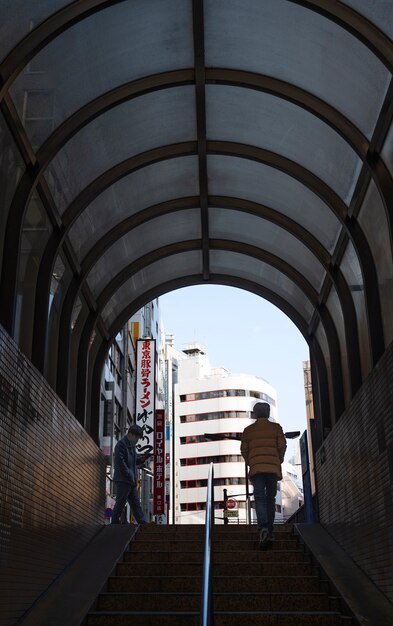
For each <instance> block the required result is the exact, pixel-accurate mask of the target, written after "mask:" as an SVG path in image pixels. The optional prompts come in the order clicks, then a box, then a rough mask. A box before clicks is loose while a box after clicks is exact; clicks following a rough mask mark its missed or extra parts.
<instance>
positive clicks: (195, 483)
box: [180, 476, 246, 489]
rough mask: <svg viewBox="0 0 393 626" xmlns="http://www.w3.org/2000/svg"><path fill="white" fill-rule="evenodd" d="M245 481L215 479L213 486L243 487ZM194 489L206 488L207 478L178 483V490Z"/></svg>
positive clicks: (231, 478)
mask: <svg viewBox="0 0 393 626" xmlns="http://www.w3.org/2000/svg"><path fill="white" fill-rule="evenodd" d="M245 484H246V479H245V478H239V477H232V476H231V477H229V478H215V479H214V486H215V487H223V486H228V485H245ZM196 487H207V478H201V479H199V480H182V481H180V489H195V488H196Z"/></svg>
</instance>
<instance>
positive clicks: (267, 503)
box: [240, 402, 287, 548]
mask: <svg viewBox="0 0 393 626" xmlns="http://www.w3.org/2000/svg"><path fill="white" fill-rule="evenodd" d="M269 416H270V405H269V404H268V403H267V402H257V403H256V404H255V405H254V409H253V417H254V418H255V419H256V421H255V422H254V423H253V424H251V425H250V426H247V428H245V429H244V431H243V434H242V439H241V448H240V450H241V453H242V455H243V457H244V460H245V461H246V463H247V465H248V466H249V468H250V472H249V477H250V481H251V482H252V484H253V486H254V499H255V511H256V514H257V522H258V531H259V545H260V547H261V548H266V547H267V545H268V542H269V541H273V539H274V536H273V522H274V515H275V508H276V493H277V481H278V480H281V478H282V474H281V463H282V462H283V460H284V455H285V450H286V448H287V442H286V439H285V436H284V433H283V430H282V428H281V426H280V424H277V422H270V421H269Z"/></svg>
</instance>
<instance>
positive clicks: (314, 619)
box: [87, 611, 351, 626]
mask: <svg viewBox="0 0 393 626" xmlns="http://www.w3.org/2000/svg"><path fill="white" fill-rule="evenodd" d="M214 623H215V626H254V625H255V626H344V625H347V624H348V626H349V625H350V624H351V620H350V618H346V617H342V616H341V615H340V614H339V613H337V612H335V611H307V612H305V611H304V612H293V611H286V612H283V611H280V612H270V611H268V612H265V611H258V612H256V611H247V612H246V613H239V612H233V611H231V612H227V611H215V612H214ZM131 624H132V626H158V625H159V626H184V624H187V626H199V624H200V613H199V611H184V612H181V613H175V612H171V611H155V612H150V613H147V612H141V611H116V612H115V611H113V612H109V611H104V612H100V613H98V612H95V611H94V612H91V613H89V615H88V618H87V626H130V625H131Z"/></svg>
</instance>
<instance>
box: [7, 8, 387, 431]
mask: <svg viewBox="0 0 393 626" xmlns="http://www.w3.org/2000/svg"><path fill="white" fill-rule="evenodd" d="M390 4H391V3H377V2H373V3H370V2H368V0H344V1H343V2H340V3H338V2H331V0H302V1H300V0H264V1H263V2H261V1H260V0H244V1H243V2H238V1H237V0H118V1H116V0H74V1H73V2H67V0H42V1H41V2H36V3H32V2H31V1H29V0H4V1H3V2H2V9H3V11H4V16H5V19H3V20H1V22H0V42H1V43H0V59H1V63H0V77H1V83H0V102H1V113H0V139H1V142H2V148H3V149H2V155H3V156H2V160H1V164H0V175H1V180H2V191H1V202H2V207H1V221H0V263H1V265H0V269H1V285H0V297H1V303H2V306H1V313H0V316H1V317H0V321H1V323H2V324H3V325H4V326H5V327H6V329H7V330H8V331H9V332H10V333H11V334H12V335H13V336H14V337H15V339H16V340H17V341H18V343H19V345H20V346H21V348H22V349H23V350H24V351H25V352H26V353H27V354H28V355H29V356H30V357H31V359H32V361H33V363H34V364H35V365H36V366H37V367H38V368H39V369H40V370H41V371H42V372H44V374H45V375H46V376H47V378H48V379H49V381H50V382H51V384H53V386H54V387H56V389H57V391H58V393H59V394H60V395H61V396H62V397H63V399H64V400H65V401H66V402H67V403H68V404H69V405H70V406H71V407H75V409H76V413H77V416H78V418H79V419H80V420H81V421H82V422H83V423H84V424H85V425H86V426H88V427H89V428H90V429H91V431H92V432H93V431H94V427H93V425H92V423H91V422H89V416H88V415H87V413H88V411H87V410H86V407H88V406H89V405H90V404H89V403H90V400H88V398H90V397H91V396H92V397H93V398H94V394H96V392H97V389H96V387H97V380H98V373H97V372H98V371H99V368H100V367H101V363H102V358H103V355H104V354H105V350H106V349H107V347H108V345H109V343H110V341H111V339H112V338H113V336H114V335H115V334H116V333H117V331H118V329H119V327H120V325H121V324H122V323H123V322H124V321H125V320H126V318H127V316H130V315H131V314H132V313H133V312H135V311H136V310H137V309H138V307H140V306H141V305H142V304H144V303H146V302H147V301H148V300H149V299H151V298H155V297H157V296H158V295H160V294H162V293H165V292H167V291H169V290H171V289H175V288H177V287H179V286H185V285H191V284H200V283H206V282H212V283H217V284H228V285H233V286H237V287H241V288H243V289H249V290H251V291H253V292H254V293H258V294H259V295H261V297H265V298H267V299H269V300H270V301H272V302H273V303H275V304H276V305H277V306H279V307H280V308H281V309H282V310H283V311H285V313H286V314H287V315H288V316H289V317H290V318H291V319H292V320H293V321H294V323H295V324H296V325H297V326H298V328H299V329H300V330H301V332H302V333H303V335H304V336H305V338H306V339H307V341H308V343H309V345H310V349H311V354H312V359H313V363H314V375H315V376H316V379H315V380H316V381H317V384H316V386H317V388H318V391H319V395H320V401H319V413H320V417H321V419H323V422H324V424H325V426H330V425H331V424H333V423H334V422H335V420H337V419H338V418H339V417H340V414H341V413H342V411H343V409H344V408H345V406H346V405H347V404H348V403H349V402H350V400H351V398H352V397H353V395H354V394H355V392H356V391H357V389H358V388H359V386H360V385H361V384H362V381H363V380H364V379H365V377H366V376H367V375H368V374H369V372H370V370H371V369H372V368H373V366H374V365H375V364H376V363H377V361H378V360H379V358H380V356H381V355H382V353H383V351H384V350H385V348H386V347H387V345H388V344H389V343H390V342H391V341H392V338H393V288H392V285H393V282H392V279H393V264H392V240H393V238H392V230H393V227H392V223H393V211H392V205H393V180H392V177H393V157H392V154H393V127H392V118H393V83H392V71H393V43H392V37H393V10H392V6H389V5H390ZM71 345H73V346H74V347H75V346H76V347H77V349H76V350H75V349H73V350H71ZM72 355H77V357H75V358H77V361H76V362H75V363H74V362H72V358H73V357H72ZM72 378H74V379H75V380H73V381H72V384H70V380H71V379H72ZM75 389H76V393H75V391H71V390H75ZM71 396H73V397H71ZM75 398H76V400H75Z"/></svg>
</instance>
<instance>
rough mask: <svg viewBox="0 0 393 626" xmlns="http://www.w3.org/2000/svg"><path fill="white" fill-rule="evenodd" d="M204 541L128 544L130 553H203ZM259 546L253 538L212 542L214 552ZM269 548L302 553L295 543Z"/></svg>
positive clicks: (143, 540) (145, 541)
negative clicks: (174, 551)
mask: <svg viewBox="0 0 393 626" xmlns="http://www.w3.org/2000/svg"><path fill="white" fill-rule="evenodd" d="M204 545H205V544H204V541H195V540H193V541H176V540H171V541H168V540H162V539H161V541H158V540H157V541H149V540H146V539H138V540H137V541H135V542H133V543H131V544H130V551H131V552H144V553H145V552H154V551H155V550H158V551H160V552H162V551H165V550H167V551H173V550H176V551H177V552H194V551H195V552H203V550H204ZM258 545H259V540H258V537H256V536H254V537H252V538H250V539H241V540H239V539H232V540H225V541H217V540H216V541H213V549H214V552H216V551H221V552H222V551H230V552H232V553H233V552H243V551H244V550H257V549H258ZM270 545H271V547H272V548H274V550H285V551H288V550H291V551H294V552H295V551H299V552H303V549H302V547H301V545H300V544H298V543H296V542H289V541H287V542H282V541H274V542H271V544H270Z"/></svg>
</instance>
